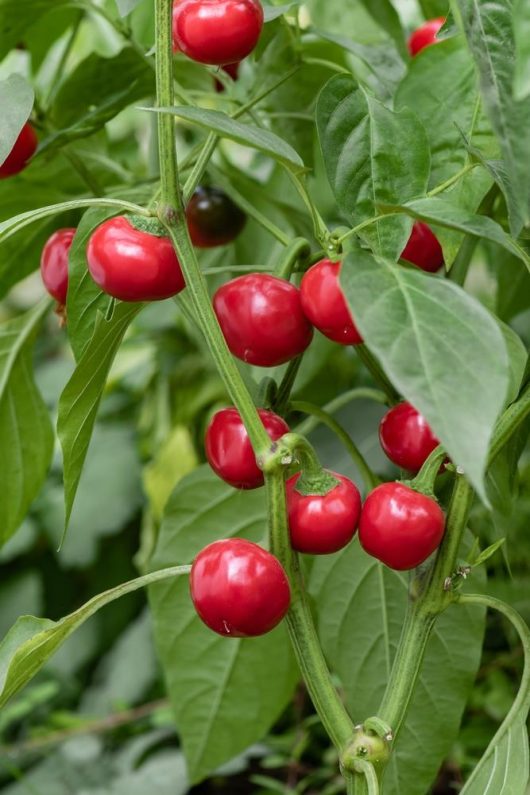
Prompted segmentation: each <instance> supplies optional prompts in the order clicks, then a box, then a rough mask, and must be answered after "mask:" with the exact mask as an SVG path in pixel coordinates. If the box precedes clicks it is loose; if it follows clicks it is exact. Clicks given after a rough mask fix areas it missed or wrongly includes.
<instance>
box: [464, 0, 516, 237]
mask: <svg viewBox="0 0 530 795" xmlns="http://www.w3.org/2000/svg"><path fill="white" fill-rule="evenodd" d="M454 3H455V6H456V7H458V9H459V10H460V13H461V16H462V20H463V24H464V30H465V33H466V37H467V40H468V44H469V47H470V50H471V54H472V55H473V58H474V60H475V63H476V65H477V68H478V71H479V75H480V83H481V91H482V97H483V99H484V104H485V107H486V111H487V113H488V116H489V118H490V122H491V125H492V127H493V130H494V131H495V134H496V135H497V138H498V140H499V144H500V147H501V151H502V154H503V158H504V163H505V167H506V173H507V175H508V178H509V180H510V182H511V183H512V189H513V190H512V191H510V195H509V205H508V211H509V216H510V228H511V230H512V234H513V235H514V236H515V237H517V235H518V234H519V232H520V231H521V229H522V227H523V226H524V225H525V224H526V223H527V222H528V221H529V220H530V137H529V136H528V129H529V128H530V103H529V102H525V101H518V100H516V99H514V96H513V84H514V78H515V40H514V27H513V2H512V0H493V2H492V1H491V0H454ZM527 13H528V12H527Z"/></svg>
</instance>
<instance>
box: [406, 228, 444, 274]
mask: <svg viewBox="0 0 530 795" xmlns="http://www.w3.org/2000/svg"><path fill="white" fill-rule="evenodd" d="M401 259H406V260H407V262H411V263H412V264H413V265H416V266H417V267H418V268H421V269H422V271H427V273H436V271H438V270H440V268H441V267H442V265H443V264H444V255H443V251H442V247H441V245H440V243H439V242H438V239H437V238H436V237H435V235H434V233H433V231H432V229H430V227H428V226H427V224H424V223H422V222H421V221H416V223H415V224H414V226H413V227H412V233H411V235H410V237H409V240H408V243H407V245H406V246H405V248H404V249H403V252H402V254H401Z"/></svg>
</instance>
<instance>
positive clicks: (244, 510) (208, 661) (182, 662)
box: [150, 466, 298, 781]
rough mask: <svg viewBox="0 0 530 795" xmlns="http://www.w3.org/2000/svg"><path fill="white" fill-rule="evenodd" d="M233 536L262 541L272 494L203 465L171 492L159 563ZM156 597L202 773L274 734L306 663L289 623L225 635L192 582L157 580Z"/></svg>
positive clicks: (172, 680)
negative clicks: (205, 618)
mask: <svg viewBox="0 0 530 795" xmlns="http://www.w3.org/2000/svg"><path fill="white" fill-rule="evenodd" d="M234 535H237V536H244V537H249V538H250V539H251V540H253V541H256V542H259V541H260V540H261V539H262V538H263V537H264V536H265V535H266V506H265V500H264V495H263V494H262V493H261V490H260V489H258V490H257V491H248V492H244V491H237V490H234V489H232V488H230V487H229V486H227V485H226V484H225V483H223V482H222V481H221V480H219V478H217V477H216V476H215V475H214V474H213V473H212V472H211V470H210V469H209V467H206V466H204V467H201V468H200V469H197V470H195V472H193V473H192V474H191V475H189V476H188V477H186V478H184V479H183V480H182V481H181V482H180V483H179V484H178V486H177V488H176V489H175V491H174V492H173V495H172V497H171V498H170V500H169V503H168V505H167V507H166V512H165V518H164V521H163V523H162V527H161V530H160V535H159V537H158V544H157V548H156V550H155V553H154V557H153V560H152V561H151V566H152V567H153V568H155V569H156V568H158V567H159V565H160V563H161V561H169V560H171V561H173V560H175V559H176V558H175V555H179V556H182V560H186V561H188V560H192V559H193V558H194V557H195V555H196V554H197V553H198V552H199V551H200V550H201V549H202V548H203V547H204V546H206V545H207V544H209V543H211V542H213V541H216V540H218V539H219V538H225V537H230V536H234ZM178 559H179V560H180V559H181V558H180V557H179V558H178ZM150 602H151V608H152V611H153V617H154V627H155V640H156V644H157V646H158V651H159V655H160V659H161V662H162V667H163V669H164V673H165V678H166V682H167V686H168V690H169V696H170V698H171V703H172V705H173V711H174V713H175V717H176V722H177V725H178V727H179V732H180V735H181V738H182V743H183V747H184V752H185V754H186V759H187V761H188V769H189V772H190V778H191V779H192V781H198V780H199V779H201V778H203V777H204V776H205V775H206V774H208V773H210V772H211V771H212V770H214V769H215V768H216V767H217V766H218V765H221V764H223V763H224V762H226V761H227V760H229V759H231V758H232V757H234V756H235V755H236V754H238V753H240V752H241V751H243V750H244V749H245V748H247V747H248V746H249V745H250V744H251V743H253V742H256V741H257V740H259V739H261V738H262V737H263V736H264V735H265V734H266V733H267V731H268V730H269V729H270V727H271V726H272V724H273V723H274V721H275V720H276V719H277V718H278V716H279V715H280V714H281V712H282V710H283V709H284V708H285V706H286V705H287V703H288V701H289V699H290V698H291V696H292V692H293V688H294V685H295V683H296V680H297V677H298V672H297V670H296V665H295V663H294V658H293V655H292V651H291V648H290V644H289V642H288V639H287V635H286V633H285V628H284V627H283V626H280V627H278V628H277V629H276V630H274V631H273V632H271V633H269V634H268V635H264V636H262V637H259V638H251V639H245V640H241V639H236V638H231V639H229V640H228V641H227V639H226V638H222V637H220V636H218V635H215V634H214V633H213V632H211V631H210V630H208V629H207V628H206V627H204V625H203V624H202V623H201V622H200V620H199V619H198V618H197V616H196V615H195V611H194V608H193V606H192V604H191V600H190V599H189V596H188V594H187V583H183V582H180V583H179V582H178V581H174V582H166V583H161V584H160V585H158V586H155V587H153V588H151V589H150ZM176 604H177V605H179V609H178V610H175V605H176ZM181 608H182V609H181Z"/></svg>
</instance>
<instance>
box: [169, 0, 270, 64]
mask: <svg viewBox="0 0 530 795" xmlns="http://www.w3.org/2000/svg"><path fill="white" fill-rule="evenodd" d="M262 27H263V8H262V7H261V4H260V3H259V0H176V2H175V3H174V4H173V49H174V50H175V51H177V50H180V51H181V52H183V53H185V55H187V56H188V58H191V59H192V60H193V61H198V62H199V63H206V64H214V65H218V66H224V65H225V64H233V63H236V62H237V61H242V60H243V58H245V57H246V56H247V55H249V54H250V53H251V52H252V50H253V49H254V47H255V46H256V44H257V43H258V39H259V37H260V34H261V29H262Z"/></svg>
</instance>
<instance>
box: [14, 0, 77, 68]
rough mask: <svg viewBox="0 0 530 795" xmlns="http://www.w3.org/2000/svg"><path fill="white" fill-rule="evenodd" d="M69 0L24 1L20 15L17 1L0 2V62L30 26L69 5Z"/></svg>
mask: <svg viewBox="0 0 530 795" xmlns="http://www.w3.org/2000/svg"><path fill="white" fill-rule="evenodd" d="M69 2H70V0H24V13H21V8H20V3H19V2H18V0H0V61H1V60H3V59H4V57H5V56H6V55H7V53H8V52H9V51H10V50H11V49H12V48H13V47H16V45H17V44H18V43H19V42H20V41H22V39H23V38H24V34H25V32H26V30H27V28H28V24H30V23H29V22H28V21H29V20H31V24H35V22H38V21H39V19H41V17H44V16H45V15H46V14H47V13H48V12H49V11H55V10H56V9H57V8H60V7H61V6H67V5H69Z"/></svg>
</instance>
